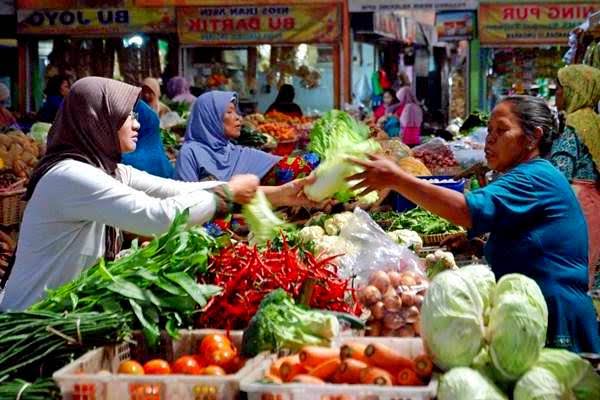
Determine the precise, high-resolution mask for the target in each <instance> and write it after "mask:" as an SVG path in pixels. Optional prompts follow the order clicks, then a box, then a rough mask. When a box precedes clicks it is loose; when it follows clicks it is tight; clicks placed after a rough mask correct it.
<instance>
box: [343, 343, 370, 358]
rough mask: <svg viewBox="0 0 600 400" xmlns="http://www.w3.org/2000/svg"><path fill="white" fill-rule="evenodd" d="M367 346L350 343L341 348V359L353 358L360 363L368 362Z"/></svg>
mask: <svg viewBox="0 0 600 400" xmlns="http://www.w3.org/2000/svg"><path fill="white" fill-rule="evenodd" d="M366 348H367V346H366V345H364V344H361V343H356V342H350V343H346V344H344V345H343V346H342V347H341V348H340V358H341V359H342V360H345V359H347V358H353V359H355V360H358V361H362V362H368V361H369V360H368V358H367V357H366V356H365V349H366Z"/></svg>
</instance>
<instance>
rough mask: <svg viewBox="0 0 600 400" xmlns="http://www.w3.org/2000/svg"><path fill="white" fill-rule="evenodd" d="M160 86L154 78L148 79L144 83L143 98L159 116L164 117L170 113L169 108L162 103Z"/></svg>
mask: <svg viewBox="0 0 600 400" xmlns="http://www.w3.org/2000/svg"><path fill="white" fill-rule="evenodd" d="M160 96H161V92H160V84H159V83H158V80H156V79H154V78H146V79H144V81H143V82H142V95H141V98H142V100H144V101H145V102H146V103H148V105H149V106H150V107H152V109H153V110H154V111H155V112H156V113H157V114H158V116H159V117H162V116H163V115H165V114H166V113H168V112H169V111H171V110H170V109H169V107H167V106H166V105H165V104H164V103H162V102H161V101H160Z"/></svg>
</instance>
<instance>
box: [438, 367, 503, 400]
mask: <svg viewBox="0 0 600 400" xmlns="http://www.w3.org/2000/svg"><path fill="white" fill-rule="evenodd" d="M437 395H438V397H437V398H438V399H439V400H459V399H464V400H467V399H468V400H508V397H506V396H505V395H504V393H502V392H501V391H500V389H498V388H497V387H496V386H495V385H494V383H493V382H492V381H491V380H489V379H488V378H486V377H485V376H483V375H482V374H480V373H479V372H477V371H475V370H473V369H471V368H464V367H460V368H454V369H452V370H450V371H449V372H446V374H444V376H443V377H442V379H441V380H440V386H439V388H438V394H437Z"/></svg>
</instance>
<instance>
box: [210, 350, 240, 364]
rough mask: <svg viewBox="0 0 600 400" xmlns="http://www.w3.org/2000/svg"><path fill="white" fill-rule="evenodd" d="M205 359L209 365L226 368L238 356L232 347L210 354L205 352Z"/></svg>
mask: <svg viewBox="0 0 600 400" xmlns="http://www.w3.org/2000/svg"><path fill="white" fill-rule="evenodd" d="M203 357H204V360H205V361H206V364H208V365H217V366H219V367H221V368H226V367H227V366H228V365H229V364H230V363H231V362H232V361H233V360H234V359H235V357H236V353H235V352H234V351H233V350H230V349H221V350H217V351H214V352H212V353H209V354H204V356H203Z"/></svg>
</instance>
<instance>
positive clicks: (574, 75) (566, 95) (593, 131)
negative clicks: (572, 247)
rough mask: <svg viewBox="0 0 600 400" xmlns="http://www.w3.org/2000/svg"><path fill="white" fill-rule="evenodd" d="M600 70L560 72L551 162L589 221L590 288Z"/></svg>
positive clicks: (599, 237) (596, 235)
mask: <svg viewBox="0 0 600 400" xmlns="http://www.w3.org/2000/svg"><path fill="white" fill-rule="evenodd" d="M598 101H600V70H599V69H597V68H593V67H590V66H587V65H570V66H567V67H564V68H561V69H560V70H559V71H558V82H557V90H556V106H557V108H558V109H559V111H562V112H563V117H564V124H561V125H563V126H564V127H563V129H562V130H561V135H560V137H559V138H558V139H557V140H555V141H554V144H553V145H552V152H551V155H550V161H551V162H552V163H553V164H554V165H555V166H556V167H557V168H558V169H559V170H560V171H561V172H562V173H563V174H564V175H565V176H566V177H567V179H569V181H570V182H571V186H572V188H573V190H574V191H575V194H576V195H577V198H578V199H579V203H580V204H581V207H582V208H583V213H584V214H585V217H586V219H587V227H588V236H589V255H588V258H589V260H588V262H589V271H588V273H589V285H590V288H591V287H592V286H593V285H594V284H595V273H596V265H597V263H598V259H599V258H600V190H599V189H600V172H599V171H600V170H599V166H600V115H598V114H597V113H596V111H595V107H596V106H597V105H598Z"/></svg>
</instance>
